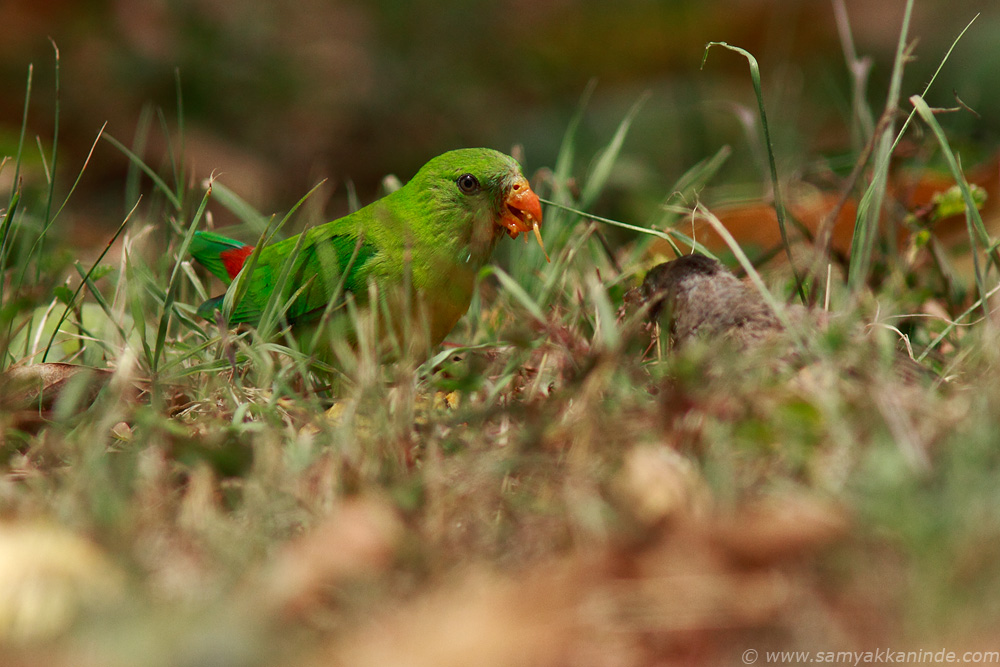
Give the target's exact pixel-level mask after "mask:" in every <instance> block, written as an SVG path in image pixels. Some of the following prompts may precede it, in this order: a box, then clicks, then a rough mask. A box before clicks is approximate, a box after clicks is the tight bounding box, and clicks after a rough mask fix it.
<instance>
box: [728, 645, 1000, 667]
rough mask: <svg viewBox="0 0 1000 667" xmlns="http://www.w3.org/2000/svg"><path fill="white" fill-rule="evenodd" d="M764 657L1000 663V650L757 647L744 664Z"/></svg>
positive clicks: (771, 660)
mask: <svg viewBox="0 0 1000 667" xmlns="http://www.w3.org/2000/svg"><path fill="white" fill-rule="evenodd" d="M760 658H763V660H761V661H760V662H761V664H767V663H770V664H782V663H786V664H801V663H805V662H825V663H831V664H840V665H870V664H897V665H906V664H919V663H931V664H941V663H955V664H991V663H992V664H1000V651H951V650H948V649H939V650H937V651H930V650H926V649H922V650H919V651H897V650H894V649H889V648H883V649H875V650H872V651H765V652H764V654H763V655H761V654H760V653H759V652H758V651H757V649H753V648H748V649H747V650H745V651H743V664H745V665H753V664H755V663H757V662H758V660H759V659H760Z"/></svg>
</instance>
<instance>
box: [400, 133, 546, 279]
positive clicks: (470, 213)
mask: <svg viewBox="0 0 1000 667" xmlns="http://www.w3.org/2000/svg"><path fill="white" fill-rule="evenodd" d="M411 182H416V183H418V184H420V185H421V187H420V191H421V192H426V193H428V194H429V196H431V197H433V198H434V199H435V200H436V201H435V203H436V204H437V206H436V208H437V209H438V210H440V211H447V212H448V218H449V219H450V220H452V221H454V223H455V224H456V225H458V226H459V227H460V230H455V231H456V232H457V233H462V232H463V231H465V230H468V233H469V234H470V241H471V242H472V243H474V244H477V245H486V246H489V247H492V246H493V245H494V244H495V243H496V241H497V240H498V239H499V238H500V236H502V235H503V234H504V233H506V234H509V235H510V237H511V238H517V237H518V236H519V235H520V234H525V235H527V234H529V233H534V235H535V238H536V239H537V240H538V243H539V245H541V246H542V249H543V251H544V245H542V236H541V233H540V231H539V226H540V225H541V223H542V205H541V202H540V201H539V199H538V195H536V194H535V193H534V192H533V191H532V189H531V185H529V183H528V179H526V178H525V177H524V174H523V173H522V172H521V167H520V165H519V164H518V163H517V161H516V160H515V159H514V158H512V157H510V156H509V155H505V154H503V153H500V152H499V151H495V150H492V149H488V148H465V149H460V150H454V151H449V152H447V153H444V154H442V155H439V156H438V157H436V158H434V159H432V160H431V161H430V162H428V163H427V164H425V165H424V166H423V167H422V168H421V169H420V171H419V172H417V174H416V176H414V177H413V180H412V181H411ZM470 221H471V223H472V224H469V222H470ZM526 240H527V239H526ZM547 258H548V255H546V259H547Z"/></svg>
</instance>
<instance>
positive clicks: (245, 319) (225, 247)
mask: <svg viewBox="0 0 1000 667" xmlns="http://www.w3.org/2000/svg"><path fill="white" fill-rule="evenodd" d="M541 221H542V208H541V203H540V202H539V200H538V196H537V195H536V194H535V193H534V192H532V190H531V187H530V186H529V185H528V181H527V179H526V178H525V177H524V175H523V174H522V173H521V168H520V166H519V165H518V163H517V161H515V160H514V158H512V157H510V156H508V155H504V154H503V153H500V152H498V151H495V150H490V149H487V148H468V149H461V150H454V151H449V152H447V153H444V154H443V155H439V156H438V157H436V158H434V159H432V160H431V161H430V162H428V163H427V164H425V165H424V166H423V167H422V168H421V169H420V170H419V171H418V172H417V174H416V175H415V176H414V177H413V178H412V179H411V180H410V182H408V183H407V184H406V185H404V186H403V187H401V188H400V189H398V190H396V191H395V192H393V193H391V194H389V195H387V196H385V197H383V198H382V199H379V200H377V201H375V202H373V203H372V204H369V205H368V206H365V207H364V208H362V209H360V210H358V211H355V212H354V213H351V214H350V215H346V216H344V217H343V218H339V219H337V220H334V221H332V222H328V223H326V224H323V225H319V226H317V227H313V228H312V229H309V230H307V231H306V232H304V234H305V239H304V241H303V243H302V245H301V247H300V248H299V251H298V254H297V256H296V257H295V258H294V260H293V264H292V269H291V273H290V274H289V279H288V280H287V281H286V283H285V288H284V290H283V292H284V293H283V294H281V297H282V303H284V302H286V301H287V300H288V299H290V298H291V297H292V295H293V294H295V293H296V292H297V291H298V290H300V289H302V291H301V292H300V293H299V294H298V296H297V297H296V298H295V300H294V301H293V302H292V304H291V306H290V307H289V308H288V310H287V312H286V315H285V316H286V318H287V320H288V322H289V323H290V324H291V325H292V326H293V327H295V328H301V327H304V326H308V325H309V324H312V323H315V322H316V321H317V320H318V319H319V318H320V317H321V316H322V314H323V313H324V311H325V310H326V309H327V305H328V304H329V302H330V299H332V298H333V297H334V295H335V293H336V292H337V288H338V286H339V285H341V283H342V289H341V292H340V293H341V294H342V295H353V298H354V299H355V301H356V302H357V303H358V304H359V305H361V306H365V305H368V304H367V302H368V299H369V289H368V286H369V284H370V283H374V284H375V286H376V288H377V294H378V295H379V297H378V298H379V299H382V300H385V299H389V300H390V301H388V302H387V305H388V306H389V307H390V308H392V309H395V308H397V307H399V306H400V305H402V304H406V303H408V304H410V307H411V309H412V311H413V312H412V314H413V315H415V316H419V317H421V318H426V320H425V321H426V322H427V325H428V334H429V340H428V341H427V342H428V343H429V345H430V346H432V347H433V346H436V345H438V344H439V343H440V342H441V341H442V340H443V339H444V337H445V336H447V335H448V332H450V331H451V330H452V328H453V327H454V326H455V324H456V323H457V322H458V320H459V318H461V317H462V315H464V314H465V312H466V311H467V310H468V308H469V303H470V302H471V300H472V293H473V289H474V286H475V280H476V275H477V274H478V273H479V270H480V269H481V268H482V267H483V266H485V265H486V263H487V262H488V261H489V259H490V256H491V254H492V252H493V249H494V247H495V246H496V244H497V241H499V239H500V237H501V236H502V235H503V234H504V233H507V234H509V235H510V236H511V237H512V238H517V236H518V235H519V234H522V233H523V234H525V235H527V234H528V233H529V232H534V234H535V237H536V238H537V239H538V242H539V243H541V240H542V239H541V234H540V233H539V231H538V229H539V228H538V226H539V224H540V223H541ZM526 240H527V239H526ZM297 241H298V237H292V238H289V239H285V240H283V241H281V242H279V243H274V244H272V245H269V246H267V247H265V248H264V249H263V250H262V251H261V252H260V255H259V256H258V259H257V264H256V265H255V266H254V269H253V273H252V274H251V275H250V276H249V286H248V289H247V290H246V293H245V295H244V296H243V298H242V299H241V300H240V301H239V303H237V304H235V305H234V307H233V311H232V313H231V316H230V320H229V322H230V324H237V323H247V324H251V325H256V324H257V323H258V322H259V320H260V317H261V315H262V313H263V310H264V307H265V305H266V304H267V301H268V299H269V297H270V296H271V292H272V291H273V290H274V288H275V282H276V280H277V279H278V277H279V276H280V274H281V271H282V269H283V267H284V265H285V262H286V260H287V259H288V256H289V254H290V253H291V252H293V250H294V249H295V246H296V242H297ZM190 247H191V254H192V255H193V256H194V258H195V259H196V260H197V261H198V262H199V263H201V264H202V265H204V266H205V267H206V268H207V269H208V270H209V271H210V272H212V273H213V274H214V275H216V276H218V277H219V278H220V279H222V281H223V282H225V283H226V284H229V283H230V282H231V281H232V280H233V279H235V278H236V276H237V274H239V272H240V270H241V269H242V268H243V264H244V262H246V260H247V258H248V257H249V256H250V254H251V253H252V252H253V249H254V248H253V246H250V245H246V244H244V243H240V242H239V241H234V240H232V239H229V238H226V237H225V236H221V235H219V234H215V233H212V232H196V233H195V235H194V238H193V239H192V242H191V246H190ZM405 285H410V286H411V290H410V292H409V294H406V293H405V292H406V290H405V289H404V286H405ZM303 287H304V289H303ZM222 298H223V297H222V296H219V297H216V298H214V299H210V300H208V301H206V302H205V303H204V304H202V305H201V307H200V308H199V309H198V314H199V315H201V316H202V317H205V318H209V319H210V318H212V317H213V316H214V312H215V311H216V310H218V309H219V308H220V307H221V305H222ZM343 298H344V297H343V296H342V297H341V298H340V300H341V301H343ZM337 305H338V306H339V305H340V304H337ZM390 312H398V311H395V310H391V311H390ZM399 319H400V322H397V323H396V326H397V327H404V326H406V324H405V320H406V318H399ZM399 331H400V330H399V329H398V330H397V332H399Z"/></svg>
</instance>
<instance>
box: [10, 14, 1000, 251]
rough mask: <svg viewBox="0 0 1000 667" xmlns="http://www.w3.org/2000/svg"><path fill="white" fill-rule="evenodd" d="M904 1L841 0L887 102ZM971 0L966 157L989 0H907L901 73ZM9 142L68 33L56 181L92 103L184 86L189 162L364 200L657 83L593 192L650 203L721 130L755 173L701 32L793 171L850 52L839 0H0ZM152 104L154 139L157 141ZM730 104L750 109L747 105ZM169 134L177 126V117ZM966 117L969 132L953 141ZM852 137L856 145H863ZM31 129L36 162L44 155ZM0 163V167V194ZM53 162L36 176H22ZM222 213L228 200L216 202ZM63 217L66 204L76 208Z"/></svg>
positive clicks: (922, 62) (989, 71)
mask: <svg viewBox="0 0 1000 667" xmlns="http://www.w3.org/2000/svg"><path fill="white" fill-rule="evenodd" d="M903 6H904V2H903V1H902V0H894V1H892V2H881V3H872V2H866V1H864V0H852V1H850V2H848V3H847V7H848V13H849V17H850V20H851V26H852V29H853V33H854V38H855V43H856V47H857V51H858V53H859V54H860V55H862V56H866V55H867V56H871V57H872V58H873V69H872V75H871V76H872V79H871V82H870V84H869V86H868V94H869V96H870V101H871V103H872V105H873V108H875V109H876V110H878V109H879V108H880V107H881V105H882V104H883V102H884V94H885V93H884V91H885V90H886V88H887V86H886V79H887V77H888V75H889V71H890V69H891V61H892V53H893V50H894V48H895V41H896V39H897V37H898V34H899V27H900V22H901V19H902V13H903ZM977 12H983V16H981V17H980V18H979V20H978V21H977V22H976V24H975V25H974V26H973V29H972V30H971V31H970V32H969V33H968V35H967V36H966V38H965V39H964V40H963V41H962V42H961V43H960V44H959V47H958V49H957V50H956V52H955V53H954V54H953V56H952V57H951V59H950V60H949V61H948V63H947V65H946V68H945V71H944V72H943V74H942V76H941V78H940V79H939V80H938V81H939V83H938V84H937V86H936V88H935V90H933V91H932V94H931V95H930V96H929V102H930V103H931V104H932V105H937V106H948V107H953V106H955V105H956V102H955V98H954V94H953V93H957V95H958V96H959V97H960V98H961V100H962V101H963V102H964V103H966V104H967V105H969V106H970V107H972V108H973V109H975V110H976V111H977V112H978V113H979V114H980V117H978V118H977V117H976V116H974V115H973V114H970V113H956V114H949V115H948V117H947V118H946V119H944V120H943V122H944V123H945V124H946V129H948V130H949V131H953V132H955V134H956V135H958V136H959V137H961V138H962V140H971V141H970V143H971V144H973V147H972V148H970V149H968V150H970V151H973V152H971V153H966V154H965V156H966V160H967V163H973V162H974V161H976V162H978V161H982V160H985V159H987V158H988V157H990V156H991V154H992V153H993V152H994V150H995V148H996V146H997V142H998V138H1000V113H998V111H1000V69H998V68H997V67H996V66H995V63H996V62H997V61H998V59H1000V53H998V51H1000V40H998V39H996V37H997V34H998V31H1000V6H997V5H995V4H994V3H984V2H981V1H980V2H976V1H973V0H954V1H951V2H947V3H945V2H939V1H934V0H921V1H920V2H917V4H916V8H915V15H914V23H913V26H912V28H911V33H910V34H911V35H914V36H915V37H916V38H917V39H919V43H918V44H917V47H916V52H915V53H916V59H915V61H914V62H913V63H911V64H910V65H909V67H908V68H907V70H906V80H905V82H904V89H903V93H904V100H905V97H906V96H908V95H910V94H913V93H916V92H920V91H921V90H922V88H923V85H924V83H925V82H926V81H927V80H928V78H929V76H930V73H931V72H933V70H934V68H935V67H936V66H937V65H938V63H939V62H940V60H941V58H942V56H943V54H944V52H945V51H946V50H947V48H948V46H949V44H950V43H951V41H952V40H953V39H954V38H955V36H956V35H957V34H958V33H959V31H960V30H961V29H962V27H963V26H964V25H965V24H966V23H967V22H968V21H969V20H970V19H971V18H972V17H973V16H974V15H975V14H976V13H977ZM0 26H3V33H2V38H0V81H2V88H0V90H3V91H4V94H3V95H0V148H2V149H3V151H2V152H3V153H4V154H13V153H14V149H15V147H16V142H17V138H18V135H19V131H20V126H21V121H22V112H23V105H24V93H25V82H26V79H27V73H28V67H29V64H33V65H34V81H33V89H32V97H31V109H30V113H29V120H28V133H29V134H28V136H29V138H33V137H34V136H35V135H37V136H38V137H39V140H40V141H41V143H42V144H43V145H44V146H46V147H49V146H50V145H51V141H52V135H53V119H54V109H55V102H54V98H55V92H54V91H55V86H54V67H53V60H54V57H53V48H52V44H51V43H50V41H49V38H51V40H53V41H54V42H55V44H56V45H57V46H58V48H59V51H60V66H61V72H60V73H61V93H60V128H59V133H60V134H59V165H58V169H57V179H58V181H59V184H60V189H59V190H58V191H62V192H65V191H66V190H67V189H68V186H69V184H71V183H72V180H73V179H74V178H75V177H76V174H77V173H78V172H79V168H80V166H81V165H82V164H83V161H84V159H85V157H86V155H87V152H88V151H89V149H90V146H91V144H92V143H93V141H94V138H95V136H96V135H97V132H98V130H99V128H100V127H101V125H102V124H103V123H104V122H105V121H107V122H108V126H107V132H108V133H109V134H110V135H112V136H114V137H116V138H118V139H120V140H121V141H122V142H123V143H125V144H126V145H131V144H132V142H133V137H134V136H135V134H136V131H137V127H139V126H140V124H141V119H142V118H143V110H144V108H145V109H147V110H153V109H156V108H160V109H162V110H163V112H164V114H165V117H166V118H167V119H168V120H169V123H170V124H171V125H170V127H171V131H172V132H176V130H177V120H178V119H177V115H178V114H177V109H178V104H177V95H176V78H177V76H178V75H179V78H180V81H181V86H182V91H183V114H184V123H185V132H184V135H185V153H186V155H187V161H188V164H189V165H190V171H189V174H188V176H189V178H194V179H197V180H195V181H194V182H198V181H199V180H200V179H202V178H204V177H207V176H208V175H209V174H211V173H212V172H215V173H217V174H221V176H220V180H221V182H223V183H224V184H226V185H227V186H229V187H230V188H232V189H234V190H235V191H236V192H237V193H238V194H240V195H242V196H243V197H245V198H246V199H247V200H248V201H249V202H250V203H251V204H252V205H254V206H255V207H257V208H258V209H259V210H261V211H263V212H265V213H269V212H273V211H284V210H287V209H288V207H290V206H291V205H292V204H293V203H294V202H295V201H296V200H297V199H298V198H299V197H301V195H302V194H303V193H305V192H306V191H307V190H308V189H309V188H310V187H312V186H313V185H314V184H315V183H316V182H318V181H319V180H321V179H323V178H329V179H330V187H328V188H327V189H326V190H325V192H326V196H327V199H326V200H325V201H323V202H322V203H321V206H322V207H323V213H322V214H323V215H324V216H325V217H327V218H332V217H334V216H336V215H339V214H341V213H343V212H345V211H346V210H347V207H348V198H347V196H346V192H347V189H346V188H345V187H344V185H345V183H347V182H348V181H350V182H351V183H353V184H354V185H355V186H356V188H357V193H358V196H359V198H360V200H361V202H362V203H366V202H368V201H370V200H371V199H373V198H374V197H376V196H377V195H378V187H379V182H380V179H381V178H382V177H383V176H384V175H386V174H389V173H395V174H397V175H399V176H400V177H401V178H403V179H406V178H409V176H410V175H412V173H413V172H414V171H415V170H416V169H417V168H418V167H419V166H420V165H421V164H422V163H423V162H424V161H426V159H428V158H429V157H431V156H434V155H437V154H438V153H441V152H443V151H445V150H447V149H450V148H454V147H459V146H472V145H485V146H492V147H496V148H499V149H502V150H508V151H509V150H511V148H512V147H513V146H515V145H519V146H522V147H523V150H524V153H523V155H524V161H525V163H526V165H525V166H526V169H527V170H528V171H529V173H531V172H535V171H536V170H537V169H539V168H541V167H544V166H551V165H552V164H553V163H554V161H555V157H556V153H557V150H558V146H559V143H560V140H561V138H562V135H563V133H564V131H565V129H566V126H567V124H568V121H569V118H570V117H571V115H572V113H573V111H574V109H575V108H576V107H577V105H578V104H579V100H580V97H581V94H582V93H583V91H584V90H585V89H586V86H587V84H588V82H589V81H591V80H596V83H597V87H596V89H595V92H594V94H593V96H592V97H591V99H590V102H589V105H588V109H587V113H586V115H585V116H584V120H583V124H582V126H581V129H580V133H579V136H578V139H577V152H576V155H577V156H578V159H579V160H580V161H581V164H579V165H577V173H581V174H582V173H585V171H586V167H587V164H586V161H587V160H589V159H590V158H591V157H592V156H593V155H594V152H595V151H596V150H597V149H598V148H599V147H600V146H602V145H604V143H606V141H607V139H608V137H609V136H610V134H611V133H612V132H613V131H614V128H615V126H616V125H617V124H618V123H619V122H620V120H621V119H622V117H623V116H624V115H625V114H626V112H627V110H628V108H629V107H630V106H631V105H632V104H634V103H635V102H636V100H637V99H639V98H640V97H641V96H642V94H643V93H644V92H646V91H648V92H649V93H650V96H649V98H648V101H647V102H646V104H645V105H644V107H643V109H642V112H641V113H640V114H639V116H638V118H637V119H636V122H635V123H634V125H633V127H632V131H631V133H630V135H629V138H628V142H627V144H626V146H625V150H624V152H623V157H624V159H623V160H622V161H621V162H620V163H619V166H618V169H617V171H616V173H615V175H614V179H613V181H612V183H611V184H610V187H609V188H608V190H607V192H606V194H605V195H604V198H603V199H602V201H601V202H599V207H600V210H599V211H598V212H599V213H602V214H604V215H610V216H618V217H619V218H621V219H626V220H628V219H632V220H635V221H638V222H641V221H642V220H643V219H646V218H648V217H649V216H651V215H653V214H654V213H655V210H656V209H655V207H656V205H657V203H658V202H659V201H661V200H662V198H663V196H664V195H666V194H668V189H669V187H670V184H672V183H673V182H674V181H675V179H676V178H677V177H678V176H679V175H680V174H682V173H683V172H684V171H685V170H686V169H687V168H689V167H690V166H691V165H692V164H694V163H695V162H697V161H698V160H701V159H703V158H705V157H707V156H709V155H711V154H713V153H714V152H715V151H716V150H718V148H719V147H720V146H721V145H723V144H730V145H731V146H732V148H733V150H734V153H733V157H732V158H731V159H730V160H729V162H728V164H727V165H726V167H725V171H724V173H723V174H722V175H721V176H720V178H719V179H718V182H725V183H728V184H730V186H732V185H733V184H740V183H743V184H746V187H747V188H748V189H749V192H750V193H751V195H752V193H754V191H756V192H758V193H759V192H760V190H761V189H762V188H763V187H764V184H765V183H766V180H767V179H766V178H765V177H764V171H763V163H762V161H761V157H760V152H759V150H757V149H756V148H755V147H754V143H755V141H756V139H754V140H748V136H747V131H748V130H749V131H751V132H755V131H756V127H757V125H756V122H755V121H756V116H755V113H756V112H755V103H754V101H753V97H752V90H751V86H750V81H749V77H748V74H747V68H746V62H745V60H744V59H742V58H739V57H737V56H735V55H733V54H730V53H726V52H723V51H715V52H713V53H712V55H711V58H710V59H709V61H708V64H707V66H706V67H705V69H704V70H700V69H699V65H700V61H701V57H702V52H703V49H704V45H705V43H706V42H708V41H710V40H723V41H727V42H729V43H731V44H735V45H738V46H742V47H744V48H746V49H748V50H749V51H751V52H752V53H754V54H755V55H756V57H757V58H758V60H759V61H760V65H761V71H762V75H763V82H764V87H765V99H766V101H767V104H768V106H769V113H770V114H771V115H772V120H773V127H774V128H775V132H776V134H775V137H774V140H775V143H776V152H777V155H778V156H779V158H780V159H782V160H783V161H784V164H781V165H779V167H780V168H781V169H782V171H783V174H782V175H783V176H785V177H788V176H794V175H801V174H803V173H808V172H809V171H810V169H812V168H813V167H814V166H815V165H814V164H810V161H814V160H815V159H816V157H817V156H827V157H829V158H830V160H831V162H829V165H832V167H833V168H834V169H836V168H838V163H837V161H836V157H837V156H838V155H840V156H844V157H845V160H843V162H845V164H841V165H839V168H841V169H843V170H845V171H846V170H848V169H849V167H850V163H851V161H852V160H851V158H850V150H851V148H852V146H851V132H850V128H851V121H850V119H851V103H852V102H851V99H850V89H851V87H850V76H849V73H848V70H847V67H846V65H845V59H844V55H843V50H842V46H841V41H840V39H839V37H838V34H837V23H836V21H835V18H834V12H833V8H832V5H831V3H830V2H795V1H792V0H731V1H726V2H722V1H708V2H706V1H704V0H698V1H695V0H673V1H660V2H656V1H653V0H627V1H625V2H615V3H611V2H606V1H605V0H492V1H489V2H486V1H483V0H478V1H477V0H462V1H459V0H436V1H434V2H431V1H430V0H416V1H413V2H406V1H402V0H366V1H363V0H341V1H339V2H332V1H323V0H301V1H300V2H294V3H292V2H286V3H267V2H239V3H233V2H223V1H221V0H139V1H135V0H117V1H116V0H91V1H88V2H77V1H76V0H6V1H5V2H3V3H0ZM146 113H147V116H146V117H147V118H148V117H152V118H153V121H152V123H151V130H150V132H149V143H148V145H147V146H146V148H145V157H146V159H147V160H148V161H149V162H150V164H152V165H154V166H157V165H159V166H161V167H162V166H164V165H166V158H165V147H166V142H165V140H164V137H163V132H162V131H160V127H159V123H158V122H157V121H156V120H155V118H156V116H155V115H152V116H149V111H147V112H146ZM741 118H742V120H741ZM172 139H173V140H175V141H176V136H174V137H172ZM962 140H959V145H961V142H962ZM855 148H856V147H855ZM38 156H39V153H38V150H37V148H36V146H35V142H34V141H31V142H29V145H28V147H27V151H26V164H28V165H31V164H34V165H35V166H36V167H37V168H39V169H42V168H43V166H42V161H41V159H40V158H39V157H38ZM127 168H128V161H127V159H126V158H125V157H124V156H123V155H122V154H121V153H119V152H118V151H117V150H116V149H114V148H113V147H112V146H111V145H110V144H108V143H106V142H101V143H100V145H99V146H98V148H97V152H96V153H95V159H94V160H92V162H91V164H90V165H89V167H88V171H87V173H86V174H85V176H84V178H83V180H82V181H81V183H80V187H79V189H78V191H77V193H76V194H74V199H75V202H74V206H73V207H71V208H72V209H73V210H72V211H69V210H68V211H67V212H66V214H65V216H64V218H66V219H64V220H62V221H61V225H63V226H64V227H63V228H64V229H67V228H68V229H73V230H74V232H73V234H74V241H75V242H77V243H80V244H86V243H93V244H100V243H103V242H104V241H105V240H106V239H107V234H108V232H109V231H110V230H113V229H114V227H115V226H116V225H117V224H118V222H119V221H120V220H121V215H122V210H123V209H124V210H127V209H129V208H131V205H132V204H133V203H134V202H127V201H125V191H124V190H125V189H124V187H123V184H124V183H125V182H126V179H125V173H126V171H127ZM12 171H13V170H11V169H8V170H6V171H5V173H3V174H0V190H2V191H0V196H2V198H4V199H6V198H7V196H8V194H7V193H8V192H9V188H10V186H11V183H10V179H11V176H12ZM29 180H33V181H34V182H36V183H38V182H42V183H43V182H44V180H43V179H28V178H26V179H25V181H26V182H27V181H29ZM225 222H226V220H225V219H223V220H222V221H221V223H220V224H224V223H225ZM66 225H68V227H67V226H66Z"/></svg>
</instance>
